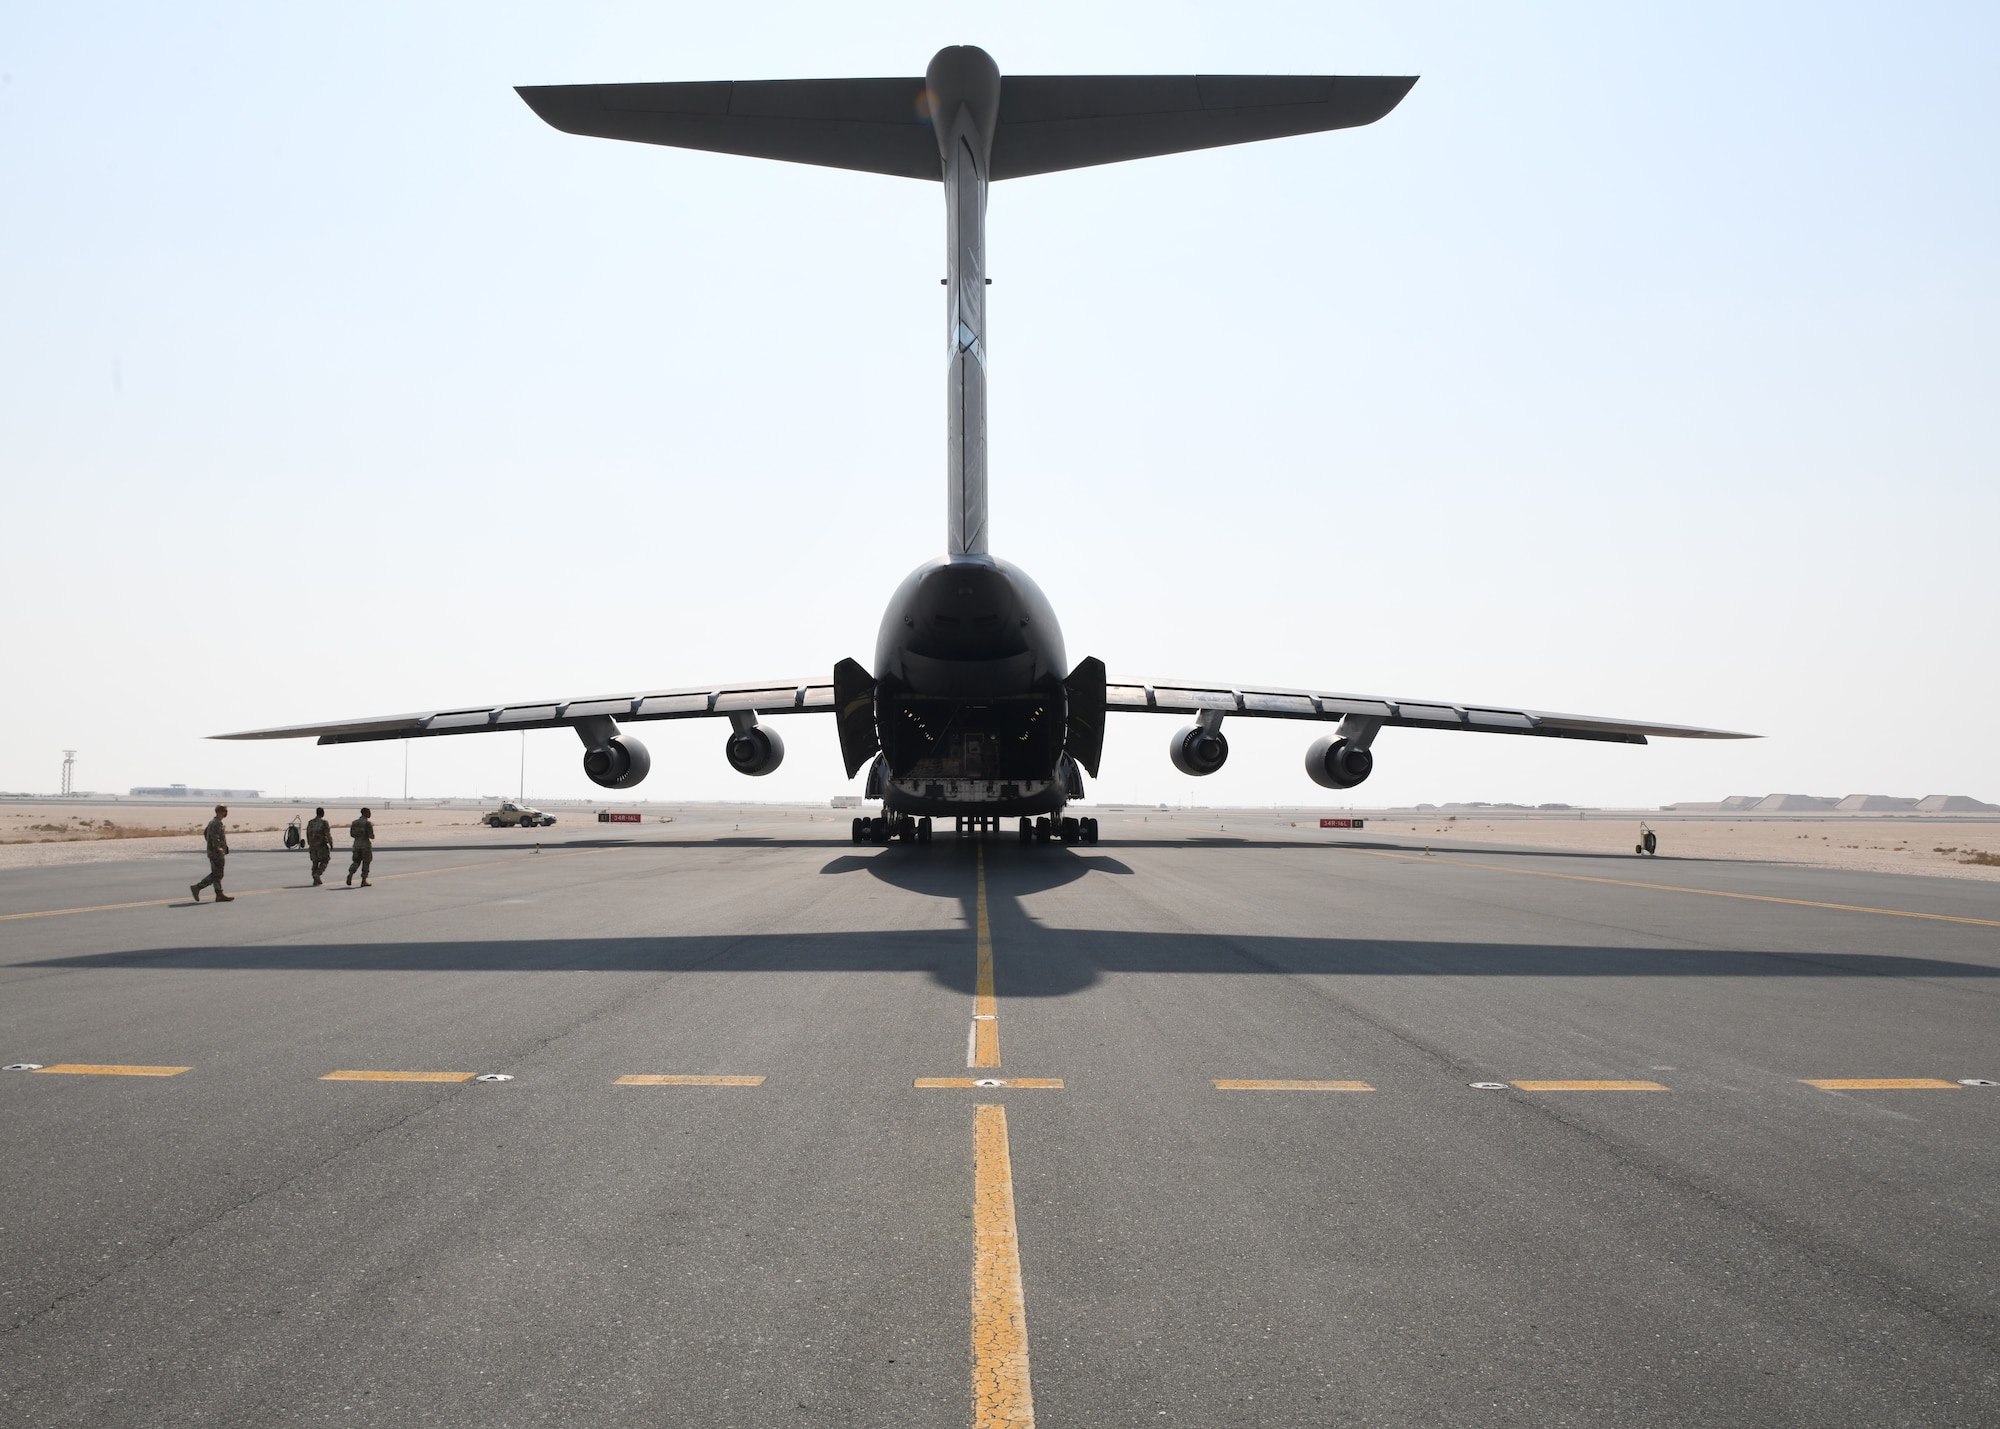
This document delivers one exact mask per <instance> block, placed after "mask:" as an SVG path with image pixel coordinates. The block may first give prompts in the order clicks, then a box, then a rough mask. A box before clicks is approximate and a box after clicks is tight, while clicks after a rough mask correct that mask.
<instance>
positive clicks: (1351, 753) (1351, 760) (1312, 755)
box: [1306, 734, 1375, 789]
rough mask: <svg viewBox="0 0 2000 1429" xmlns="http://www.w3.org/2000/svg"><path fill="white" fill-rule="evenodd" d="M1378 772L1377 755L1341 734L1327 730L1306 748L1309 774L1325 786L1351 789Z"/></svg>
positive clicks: (1313, 779)
mask: <svg viewBox="0 0 2000 1429" xmlns="http://www.w3.org/2000/svg"><path fill="white" fill-rule="evenodd" d="M1374 772H1375V756H1374V755H1372V754H1370V753H1369V752H1368V751H1367V750H1365V749H1356V748H1355V747H1354V746H1353V745H1351V744H1349V743H1348V742H1347V741H1346V740H1344V739H1342V738H1340V737H1339V736H1338V735H1332V734H1324V735H1321V736H1320V737H1319V738H1318V739H1316V740H1314V741H1313V742H1312V747H1311V748H1310V749H1308V750H1307V751H1306V775H1307V777H1308V778H1310V779H1311V780H1312V781H1313V783H1315V784H1317V785H1319V786H1320V788H1322V789H1352V788H1353V787H1354V786H1355V785H1356V784H1359V783H1360V782H1361V781H1362V780H1364V779H1366V778H1367V777H1368V776H1369V775H1370V774H1372V773H1374Z"/></svg>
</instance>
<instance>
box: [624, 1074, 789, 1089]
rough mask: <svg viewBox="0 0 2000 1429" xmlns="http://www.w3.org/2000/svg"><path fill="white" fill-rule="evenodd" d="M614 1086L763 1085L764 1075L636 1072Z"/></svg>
mask: <svg viewBox="0 0 2000 1429" xmlns="http://www.w3.org/2000/svg"><path fill="white" fill-rule="evenodd" d="M611 1085H612V1086H614V1087H761V1086H763V1085H764V1079H763V1078H762V1077H703V1076H688V1075H682V1074H678V1073H669V1074H668V1075H665V1076H656V1075H654V1074H651V1073H646V1072H635V1073H633V1074H632V1075H631V1076H626V1077H620V1078H619V1079H618V1080H617V1081H615V1082H613V1083H612V1084H611Z"/></svg>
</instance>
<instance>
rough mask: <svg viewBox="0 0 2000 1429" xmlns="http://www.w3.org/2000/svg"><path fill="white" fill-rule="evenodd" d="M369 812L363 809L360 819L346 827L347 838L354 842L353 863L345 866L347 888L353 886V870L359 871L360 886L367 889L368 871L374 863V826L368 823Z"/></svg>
mask: <svg viewBox="0 0 2000 1429" xmlns="http://www.w3.org/2000/svg"><path fill="white" fill-rule="evenodd" d="M369 813H370V811H369V810H367V809H363V810H362V811H361V817H360V818H358V819H356V820H355V821H354V822H353V823H351V824H349V825H348V826H347V833H348V837H350V838H352V839H353V840H354V861H353V862H352V863H350V864H348V865H347V886H348V887H349V888H352V887H353V886H354V870H355V869H357V868H358V869H360V870H361V886H362V887H363V888H367V887H369V886H370V885H369V882H368V869H369V866H370V865H371V864H373V863H374V862H375V825H374V824H373V823H372V822H370V821H369V818H368V815H369Z"/></svg>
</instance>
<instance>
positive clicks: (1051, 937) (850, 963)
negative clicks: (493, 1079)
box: [15, 845, 2000, 997]
mask: <svg viewBox="0 0 2000 1429" xmlns="http://www.w3.org/2000/svg"><path fill="white" fill-rule="evenodd" d="M1100 847H1101V845H1100ZM963 852H964V853H965V854H966V855H967V856H966V857H962V858H960V857H945V858H939V857H935V856H934V854H935V853H936V849H935V846H933V848H932V849H931V850H925V849H923V848H908V849H905V848H902V847H890V848H885V849H873V850H870V851H868V852H865V853H851V854H842V855H840V856H838V857H836V858H835V859H833V860H832V861H831V862H829V863H828V864H826V865H825V867H823V868H822V869H821V870H820V872H821V874H822V875H825V876H828V877H845V876H849V875H852V874H855V873H864V872H865V873H867V874H869V875H870V876H872V877H875V878H878V879H880V880H882V881H883V882H884V883H887V884H889V885H891V886H893V887H896V888H899V889H903V890H905V891H908V892H912V893H918V894H924V895H928V896H932V897H938V898H950V899H954V900H956V901H957V902H958V903H959V904H960V910H961V923H960V926H958V927H956V928H935V929H922V930H910V931H894V930H891V931H869V932H852V933H848V932H833V933H826V932H818V933H750V934H740V933H739V934H731V933H717V934H705V935H695V936H679V937H675V936H667V937H624V938H560V939H555V938H525V939H517V940H505V941H502V940H463V941H459V940H444V939H441V940H437V941H432V942H420V943H418V942H384V943H361V942H353V943H320V944H313V943H306V944H286V945H281V946H268V947H262V946H254V945H253V946H237V947H201V946H195V947H176V948H156V949H131V950H126V951H122V952H106V953H91V954H82V955H77V956H70V957H55V958H44V959H40V960H38V961H34V962H29V963H17V964H15V966H16V967H37V968H103V969H112V968H119V969H132V968H155V969H159V970H160V971H185V970H207V971H220V972H233V971H244V970H266V971H279V970H286V969H296V970H301V971H346V972H638V973H671V972H707V973H747V972H768V973H810V972H881V973H923V974H928V975H929V976H930V977H932V978H933V979H935V980H936V981H937V982H939V983H941V984H943V985H945V986H947V987H950V988H953V989H955V990H957V991H959V992H962V993H964V994H965V995H967V996H971V995H972V992H973V978H974V957H973V951H974V948H973V939H972V935H971V931H970V930H971V926H972V922H973V912H974V906H975V897H976V895H975V888H976V881H975V878H974V874H973V862H972V859H971V857H970V856H969V855H970V852H971V851H970V849H967V850H964V851H963ZM985 862H986V874H987V903H988V910H987V911H988V917H989V919H990V921H991V924H992V928H993V934H994V943H995V947H996V950H997V954H998V956H997V966H996V977H997V984H998V986H997V990H998V992H999V994H1000V996H1002V997H1065V996H1069V995H1071V994H1074V993H1077V992H1081V991H1083V990H1084V989H1086V988H1088V987H1091V986H1092V985H1094V984H1095V983H1097V982H1098V981H1099V980H1101V979H1102V978H1104V977H1106V976H1107V975H1117V974H1120V973H1193V974H1204V973H1207V974H1237V975H1243V974H1279V975H1288V976H1299V975H1303V976H1336V977H1343V976H1344V977H1502V978H1514V977H1556V978H1574V977H1638V978H1651V977H1674V978H1701V977H1723V978H1744V977H1750V978H1840V977H1890V978H2000V967H1993V966H1983V965H1981V964H1978V963H1965V962H1953V961H1950V960H1947V959H1942V958H1928V957H1904V956H1897V955H1895V954H1889V953H1831V952H1810V953H1774V952H1761V951H1755V950H1748V949H1745V950H1732V949H1717V948H1620V947H1603V946H1588V945H1585V946H1557V945H1547V944H1522V943H1472V942H1430V941H1422V940H1416V939H1376V938H1333V937H1326V938H1314V937H1270V936H1249V935H1235V934H1226V933H1172V932H1160V933H1152V932H1129V931H1126V930H1124V929H1115V928H1061V927H1052V926H1050V925H1049V924H1048V923H1047V922H1044V921H1040V920H1038V919H1036V918H1035V917H1034V916H1033V915H1032V914H1031V913H1030V912H1029V911H1028V910H1027V909H1026V908H1024V907H1023V906H1022V904H1021V903H1020V901H1019V900H1020V899H1021V898H1022V897H1024V896H1026V895H1029V894H1033V893H1039V892H1043V891H1046V890H1048V889H1052V888H1058V887H1061V886H1062V885H1064V884H1068V883H1073V882H1075V881H1076V880H1077V879H1080V878H1084V877H1087V876H1088V875H1090V874H1092V873H1102V874H1110V875H1113V876H1118V875H1125V874H1130V873H1131V872H1132V870H1131V869H1129V868H1127V867H1126V866H1125V865H1124V864H1123V863H1121V862H1119V861H1118V860H1117V859H1116V858H1113V857H1110V856H1108V855H1106V854H1102V853H1082V852H1078V851H1076V850H1073V849H1067V848H1064V849H1050V848H1026V849H1023V848H1016V849H1013V850H1011V851H1008V850H1002V851H999V852H997V853H996V854H994V855H990V856H989V857H988V858H987V859H986V861H985Z"/></svg>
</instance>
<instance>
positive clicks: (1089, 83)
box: [520, 75, 1416, 179]
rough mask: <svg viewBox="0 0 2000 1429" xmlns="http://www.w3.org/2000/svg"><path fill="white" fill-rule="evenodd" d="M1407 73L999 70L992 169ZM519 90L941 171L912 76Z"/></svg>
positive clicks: (704, 134)
mask: <svg viewBox="0 0 2000 1429" xmlns="http://www.w3.org/2000/svg"><path fill="white" fill-rule="evenodd" d="M1415 83H1416V79H1415V78H1414V77H1408V78H1405V77H1385V76H1375V75H1006V76H1003V77H1002V78H1001V81H1000V117H999V123H998V124H997V126H996V127H995V129H994V133H993V153H992V160H991V164H992V168H991V173H990V177H991V178H994V179H1017V178H1024V177H1026V176H1027V175H1030V174H1047V173H1053V172H1055V171H1057V170H1059V169H1081V168H1086V167H1088V166H1090V165H1093V164H1115V163H1119V162H1122V161H1123V160H1126V159H1144V158H1151V157H1153V156H1154V155H1158V154H1176V153H1180V152H1182V151H1184V150H1188V149H1212V148H1216V147H1218V146H1220V145H1224V144H1246V143H1250V142H1251V141H1253V140H1258V139H1281V138H1285V137H1287V136H1289V135H1293V134H1315V133H1318V132H1320V131H1321V130H1326V129H1350V128H1353V127H1355V126H1356V125H1361V124H1372V123H1374V122H1375V121H1376V120H1377V119H1380V118H1381V117H1382V116H1383V115H1385V114H1387V113H1388V112H1389V111H1390V110H1392V109H1394V108H1395V107H1396V105H1397V103H1398V102H1400V101H1401V99H1402V98H1403V96H1404V95H1405V94H1407V93H1409V90H1410V86H1411V85H1413V84H1415ZM520 95H521V98H523V99H524V100H526V101H527V102H528V105H529V107H530V108H532V109H533V110H534V111H535V113H537V114H539V115H541V117H542V118H543V119H545V120H547V121H548V122H549V123H550V124H551V125H553V126H554V127H556V128H557V129H561V130H562V131H564V132H565V133H569V134H587V135H593V136H595V137H597V138H601V139H629V140H632V141H634V142H636V143H642V144H667V145H671V146H673V147H675V148H680V149H706V150H708V151H710V152H711V153H718V154H741V155H744V156H746V157H749V158H756V159H783V160H786V161H788V162H790V163H794V164H819V165H822V166H825V167H828V168H835V169H859V170H862V171H864V172H867V173H876V174H892V175H895V176H897V177H899V178H910V179H937V178H939V177H941V173H942V161H941V160H940V158H939V156H938V145H937V140H936V138H935V137H934V136H933V134H932V131H931V126H930V119H929V114H928V101H927V99H926V96H925V93H924V81H923V79H922V77H921V76H912V77H911V78H908V79H776V80H738V81H730V80H721V81H714V82H708V81H701V82H696V83H690V84H558V85H539V86H528V87H524V88H522V89H521V90H520Z"/></svg>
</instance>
